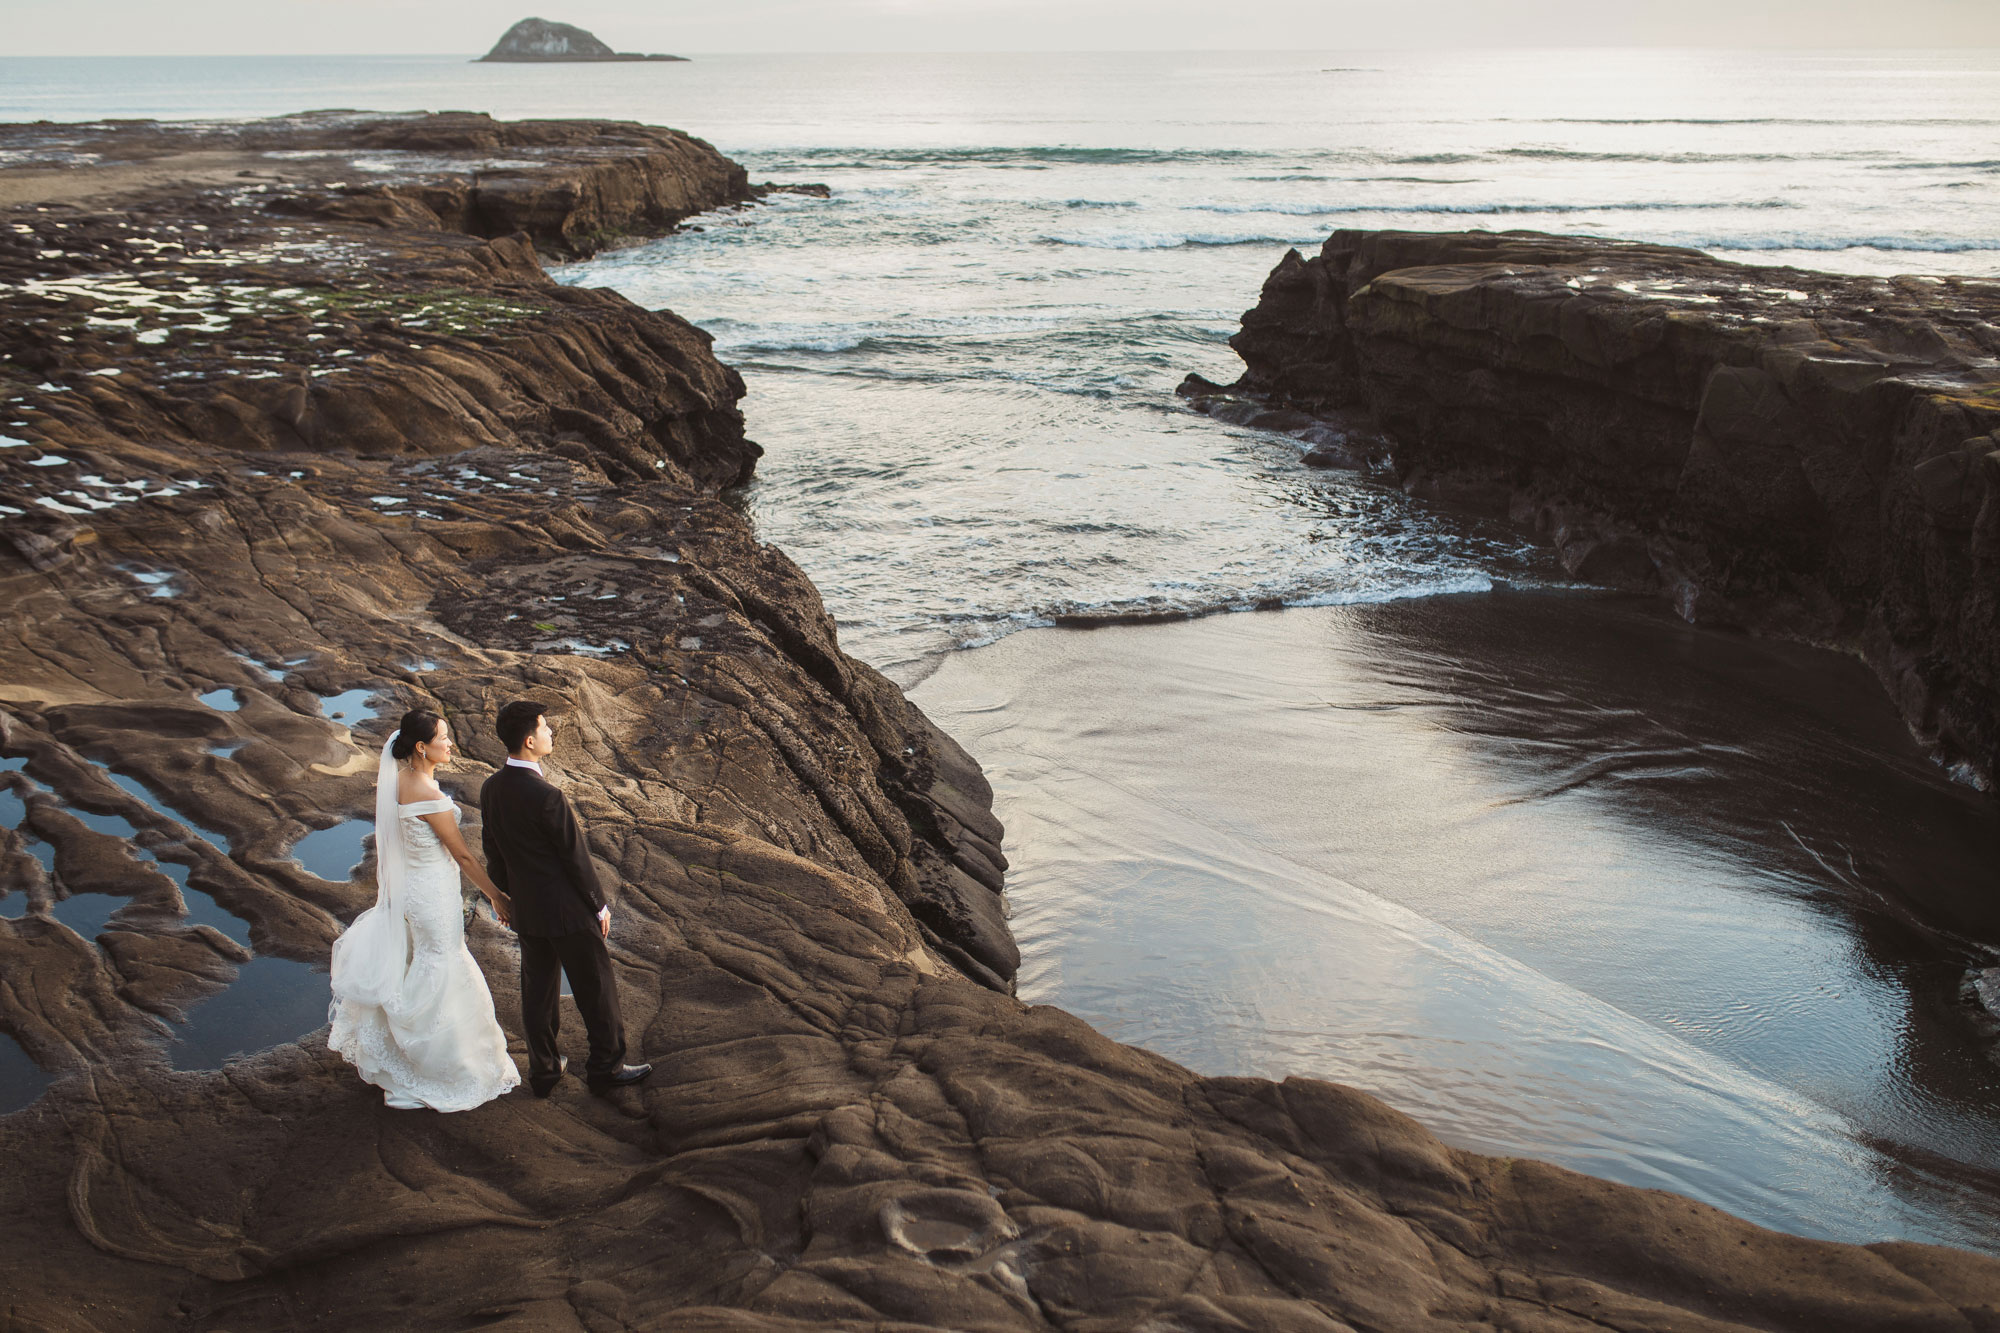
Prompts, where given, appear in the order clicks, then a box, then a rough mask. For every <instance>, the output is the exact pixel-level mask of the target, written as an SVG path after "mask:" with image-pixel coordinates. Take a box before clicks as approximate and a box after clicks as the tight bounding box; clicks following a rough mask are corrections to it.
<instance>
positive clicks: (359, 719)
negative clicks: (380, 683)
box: [319, 689, 381, 727]
mask: <svg viewBox="0 0 2000 1333" xmlns="http://www.w3.org/2000/svg"><path fill="white" fill-rule="evenodd" d="M375 693H376V692H375V691H374V690H371V689H359V690H343V691H342V692H341V693H339V694H322V695H321V696H320V697H319V711H320V714H321V715H322V716H323V717H325V718H327V719H328V720H330V721H333V722H344V723H346V724H347V725H348V726H350V727H358V726H360V725H361V724H362V723H363V722H370V721H373V720H374V718H375V715H376V714H377V713H379V712H380V711H381V710H380V709H378V708H376V707H374V706H373V705H371V704H370V703H369V702H368V701H369V700H371V699H373V698H374V697H375Z"/></svg>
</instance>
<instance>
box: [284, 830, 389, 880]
mask: <svg viewBox="0 0 2000 1333" xmlns="http://www.w3.org/2000/svg"><path fill="white" fill-rule="evenodd" d="M374 832H375V824H374V821H373V820H368V819H349V820H344V821H342V822H341V823H338V824H335V825H334V826H333V827H332V828H323V829H314V830H313V831H312V832H311V833H308V834H306V835H305V836H304V837H303V838H300V839H299V840H298V841H297V842H295V843H293V844H292V859H293V860H294V861H297V862H298V863H299V864H300V865H301V866H303V867H305V869H306V871H307V873H308V874H313V875H317V876H319V877H320V878H321V879H323V880H326V881H327V882H328V883H331V884H344V883H346V882H347V881H348V880H349V879H350V878H352V877H353V875H354V872H355V870H357V869H358V868H359V867H360V865H361V862H362V861H363V860H364V859H365V858H366V857H367V855H368V850H367V846H366V843H367V840H368V839H369V838H370V837H372V836H373V835H374Z"/></svg>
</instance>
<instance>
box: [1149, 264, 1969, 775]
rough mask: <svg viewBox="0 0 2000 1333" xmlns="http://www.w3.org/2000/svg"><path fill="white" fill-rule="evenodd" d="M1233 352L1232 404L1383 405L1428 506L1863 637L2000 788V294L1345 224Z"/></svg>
mask: <svg viewBox="0 0 2000 1333" xmlns="http://www.w3.org/2000/svg"><path fill="white" fill-rule="evenodd" d="M1230 343H1231V346H1233V347H1234V348H1235V349H1236V350H1237V352H1238V353H1239V354H1240V355H1241V356H1242V357H1243V359H1244V362H1245V365H1246V370H1245V373H1244V375H1243V378H1242V379H1241V380H1240V381H1239V382H1238V384H1237V385H1235V386H1232V391H1233V392H1234V393H1237V394H1243V395H1249V396H1252V397H1254V398H1255V399H1256V400H1257V401H1258V402H1259V403H1260V404H1261V405H1263V406H1266V407H1270V406H1278V407H1288V408H1296V409H1302V410H1306V411H1311V412H1316V413H1318V412H1326V411H1329V410H1336V409H1338V410H1347V411H1353V410H1356V409H1360V410H1363V411H1366V412H1368V413H1371V414H1372V416H1373V418H1374V420H1375V422H1376V423H1377V424H1378V425H1379V427H1380V429H1381V430H1382V431H1383V432H1384V433H1385V434H1386V436H1387V437H1388V440H1389V442H1390V445H1391V448H1392V451H1393V456H1394V466H1395V471H1396V475H1397V477H1398V479H1399V480H1400V481H1401V482H1402V483H1403V484H1404V486H1405V487H1406V488H1407V489H1410V490H1411V491H1413V492H1418V493H1422V494H1427V495H1433V496H1438V497H1441V498H1445V499H1451V500H1461V501H1466V502H1470V503H1473V504H1477V505H1480V506H1483V507H1485V508H1488V509H1493V510H1501V511H1507V512H1511V513H1512V514H1513V516H1514V517H1516V518H1517V519H1520V520H1522V521H1524V522H1529V523H1532V524H1533V525H1534V526H1535V527H1537V528H1538V529H1539V530H1540V531H1542V532H1543V533H1544V534H1546V535H1547V536H1548V538H1549V539H1550V540H1551V541H1552V542H1553V543H1554V544H1555V546H1556V547H1557V550H1558V551H1559V553H1560V555H1561V557H1562V560H1563V563H1564V565H1565V566H1566V567H1567V568H1568V569H1569V570H1570V572H1571V573H1572V574H1573V575H1575V576H1576V577H1578V578H1580V579H1585V580H1588V581H1591V582H1596V583H1608V584H1614V585H1621V586H1631V587H1652V588H1657V589H1660V590H1662V591H1663V592H1665V593H1666V594H1668V595H1670V596H1671V597H1673V598H1674V600H1675V602H1676V604H1677V605H1678V607H1679V608H1680V610H1681V612H1682V614H1683V615H1685V616H1687V617H1688V618H1689V619H1690V620H1702V621H1710V622H1718V623H1723V624H1737V625H1742V626H1745V627H1748V628H1752V629H1756V630H1760V631H1767V632H1774V633H1780V634H1786V635H1790V636H1795V637H1800V638H1805V639H1808V640H1812V641H1817V642H1822V643H1828V644H1834V645H1839V646H1844V647H1847V648H1850V649H1853V650H1856V651H1858V652H1860V653H1862V654H1863V655H1864V656H1865V658H1866V659H1867V660H1868V661H1869V662H1870V663H1871V665H1873V667H1874V668H1875V670H1876V671H1877V672H1878V673H1879V674H1880V675H1881V677H1882V678H1883V680H1884V681H1885V682H1886V683H1887V685H1888V687H1889V689H1890V691H1891V692H1892V693H1893V695H1894V696H1895V698H1896V700H1897V702H1898V703H1899V705H1900V706H1901V708H1902V709H1903V712H1904V714H1905V716H1906V717H1907V718H1908V719H1909V721H1910V723H1911V725H1912V727H1913V728H1914V729H1915V730H1916V731H1917V732H1918V733H1919V735H1921V736H1922V737H1924V738H1925V739H1926V740H1927V741H1928V742H1930V743H1931V744H1933V745H1935V746H1936V748H1937V750H1938V751H1939V753H1940V755H1941V757H1942V758H1943V759H1944V760H1945V761H1946V762H1947V763H1950V764H1953V765H1955V766H1957V767H1958V768H1959V769H1960V771H1961V772H1962V773H1964V774H1965V775H1966V776H1967V777H1969V778H1972V779H1973V780H1976V781H1980V782H1990V781H1991V780H1992V778H1993V776H1994V775H1995V773H1996V771H2000V284H1996V283H1993V282H1986V281H1977V280H1973V279H1946V278H1911V277H1905V278H1857V277H1840V276H1835V275H1830V274H1824V273H1809V272H1804V271H1801V270H1797V269H1779V268H1754V267H1746V266H1743V265H1739V264H1731V263H1725V262H1722V261H1719V260H1716V259H1713V258H1711V257H1709V256H1707V255H1704V254H1701V253H1699V252H1697V251H1692V250H1681V249H1674V248H1670V247H1664V246H1654V245H1642V244H1636V243H1631V242H1623V241H1608V240H1598V239H1593V238H1587V237H1564V236H1547V235H1540V234H1536V233H1529V232H1506V233H1498V234H1496V233H1487V232H1461V233H1419V232H1359V231H1340V232H1335V233H1334V234H1333V235H1332V236H1331V237H1330V238H1329V239H1328V240H1327V242H1326V244H1325V245H1324V246H1323V247H1322V248H1321V250H1320V252H1319V254H1317V255H1315V256H1314V257H1312V258H1311V259H1306V258H1303V257H1302V256H1300V255H1299V254H1298V253H1297V252H1296V251H1294V252H1292V253H1291V254H1288V255H1287V256H1286V257H1285V259H1284V261H1283V262H1281V263H1280V264H1279V265H1278V267H1277V268H1276V269H1275V270H1273V272H1272V273H1271V275H1270V277H1269V279H1268V280H1267V281H1266V282H1265V285H1264V290H1263V294H1262V298H1261V300H1260V301H1259V303H1258V305H1257V306H1256V308H1254V309H1252V310H1251V311H1249V312H1248V313H1246V314H1245V315H1244V317H1243V327H1242V330H1241V331H1240V332H1239V333H1237V334H1236V336H1235V337H1234V338H1232V339H1231V340H1230ZM1213 389H1214V386H1207V387H1206V388H1204V386H1202V385H1199V384H1197V385H1192V386H1190V389H1189V392H1191V393H1192V394H1194V395H1197V396H1200V395H1206V394H1209V393H1212V392H1213Z"/></svg>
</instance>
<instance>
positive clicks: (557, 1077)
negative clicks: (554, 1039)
mask: <svg viewBox="0 0 2000 1333" xmlns="http://www.w3.org/2000/svg"><path fill="white" fill-rule="evenodd" d="M568 1069H569V1057H568V1056H567V1055H558V1056H557V1057H556V1072H555V1073H553V1074H550V1075H548V1076H546V1077H542V1078H531V1079H529V1080H528V1086H529V1087H530V1088H532V1089H533V1090H534V1093H535V1095H536V1096H537V1097H546V1096H548V1095H549V1094H550V1093H552V1092H554V1091H555V1090H556V1084H558V1083H560V1082H562V1079H563V1074H564V1072H566V1071H567V1070H568Z"/></svg>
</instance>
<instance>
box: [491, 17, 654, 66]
mask: <svg viewBox="0 0 2000 1333" xmlns="http://www.w3.org/2000/svg"><path fill="white" fill-rule="evenodd" d="M479 59H480V61H482V62H501V63H509V62H511V63H516V64H521V63H538V64H548V63H552V62H561V63H571V64H574V63H588V62H591V61H606V60H678V61H685V60H686V59H687V57H686V56H663V55H644V56H642V55H639V54H637V53H636V52H633V51H614V50H612V49H611V48H610V47H609V46H606V45H605V44H604V43H603V42H602V41H600V40H598V39H597V38H596V37H595V36H593V35H592V34H590V33H588V32H585V31H584V30H583V29H582V28H579V27H577V26H576V25H575V24H573V23H551V22H549V20H547V19H522V20H521V21H520V22H519V23H516V24H515V25H514V26H513V27H511V28H509V29H507V31H506V32H504V33H502V34H501V36H500V40H499V41H497V42H495V43H494V44H493V49H492V50H491V51H488V52H487V53H486V54H485V55H483V56H481V57H479Z"/></svg>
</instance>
